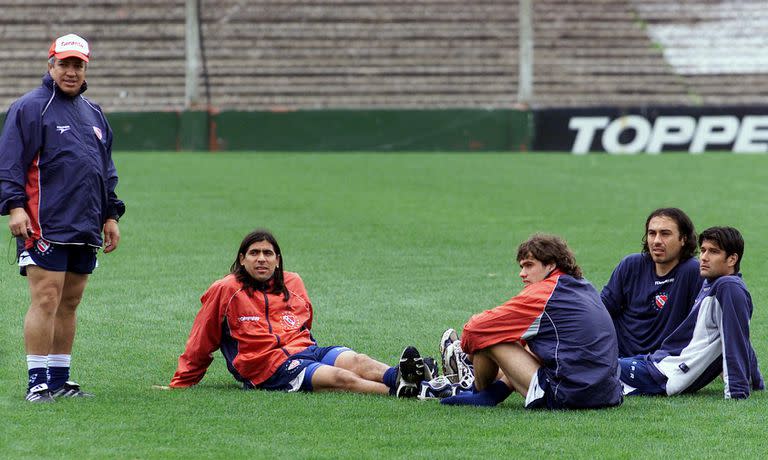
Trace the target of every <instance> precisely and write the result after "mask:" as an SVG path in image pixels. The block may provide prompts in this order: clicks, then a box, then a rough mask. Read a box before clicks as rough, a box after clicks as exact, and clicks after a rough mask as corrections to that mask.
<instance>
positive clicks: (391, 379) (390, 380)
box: [381, 367, 397, 395]
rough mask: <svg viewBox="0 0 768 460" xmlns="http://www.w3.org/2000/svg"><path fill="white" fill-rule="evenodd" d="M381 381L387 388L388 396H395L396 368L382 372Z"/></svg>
mask: <svg viewBox="0 0 768 460" xmlns="http://www.w3.org/2000/svg"><path fill="white" fill-rule="evenodd" d="M381 380H382V381H383V382H384V385H386V386H388V387H389V394H391V395H393V394H395V392H396V391H397V368H396V367H390V368H389V369H387V370H386V371H384V377H383V378H382V379H381Z"/></svg>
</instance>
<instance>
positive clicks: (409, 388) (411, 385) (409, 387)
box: [395, 346, 426, 398]
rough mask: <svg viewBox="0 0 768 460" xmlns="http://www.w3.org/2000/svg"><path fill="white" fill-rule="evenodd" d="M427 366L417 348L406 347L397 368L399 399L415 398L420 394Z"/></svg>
mask: <svg viewBox="0 0 768 460" xmlns="http://www.w3.org/2000/svg"><path fill="white" fill-rule="evenodd" d="M425 369H426V366H425V365H424V359H422V357H421V355H420V354H419V350H417V349H416V348H415V347H410V346H409V347H405V350H403V353H402V354H400V364H399V365H398V366H397V392H396V393H395V395H396V396H397V397H398V398H415V397H416V396H417V395H418V394H419V384H420V383H421V382H423V381H424V380H425V377H426V371H425Z"/></svg>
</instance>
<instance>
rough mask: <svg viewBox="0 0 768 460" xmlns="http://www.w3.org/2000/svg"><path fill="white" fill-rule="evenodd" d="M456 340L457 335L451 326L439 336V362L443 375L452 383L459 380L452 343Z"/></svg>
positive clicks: (457, 340) (457, 339) (456, 341)
mask: <svg viewBox="0 0 768 460" xmlns="http://www.w3.org/2000/svg"><path fill="white" fill-rule="evenodd" d="M458 342H459V335H458V334H457V333H456V331H455V330H454V329H451V328H448V329H446V330H445V332H443V336H442V337H440V360H441V363H440V364H441V365H442V366H443V375H445V376H446V377H448V379H449V380H450V381H451V382H453V383H457V382H458V381H459V367H458V364H457V363H456V358H455V357H454V352H453V344H454V343H458Z"/></svg>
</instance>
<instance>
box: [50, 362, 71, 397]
mask: <svg viewBox="0 0 768 460" xmlns="http://www.w3.org/2000/svg"><path fill="white" fill-rule="evenodd" d="M71 360H72V358H71V355H48V388H50V389H51V390H58V389H59V388H61V387H63V386H64V384H65V383H66V382H67V380H69V365H70V363H71Z"/></svg>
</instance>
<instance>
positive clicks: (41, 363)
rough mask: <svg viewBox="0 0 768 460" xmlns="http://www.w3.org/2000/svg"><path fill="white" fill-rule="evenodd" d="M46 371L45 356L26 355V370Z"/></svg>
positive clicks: (46, 358) (46, 359)
mask: <svg viewBox="0 0 768 460" xmlns="http://www.w3.org/2000/svg"><path fill="white" fill-rule="evenodd" d="M41 367H42V368H44V369H47V368H48V357H47V356H45V355H27V370H32V369H40V368H41Z"/></svg>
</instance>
